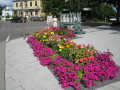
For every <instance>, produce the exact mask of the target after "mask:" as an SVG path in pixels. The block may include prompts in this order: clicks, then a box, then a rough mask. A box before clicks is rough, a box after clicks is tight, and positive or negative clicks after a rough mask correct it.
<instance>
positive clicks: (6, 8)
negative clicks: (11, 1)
mask: <svg viewBox="0 0 120 90" xmlns="http://www.w3.org/2000/svg"><path fill="white" fill-rule="evenodd" d="M8 15H9V16H10V18H11V16H12V15H13V11H12V9H10V8H9V7H7V6H6V7H5V8H4V9H3V10H2V20H6V19H10V18H6V16H8Z"/></svg>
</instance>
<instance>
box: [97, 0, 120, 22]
mask: <svg viewBox="0 0 120 90" xmlns="http://www.w3.org/2000/svg"><path fill="white" fill-rule="evenodd" d="M96 1H99V2H106V3H108V4H111V5H113V6H114V7H115V8H116V10H117V15H116V20H117V21H116V22H120V19H119V17H120V0H96Z"/></svg>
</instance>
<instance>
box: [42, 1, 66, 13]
mask: <svg viewBox="0 0 120 90" xmlns="http://www.w3.org/2000/svg"><path fill="white" fill-rule="evenodd" d="M64 6H65V3H64V0H42V7H43V11H44V12H45V13H47V14H48V13H50V12H51V13H52V14H55V15H57V14H59V13H60V12H61V10H62V9H63V8H64Z"/></svg>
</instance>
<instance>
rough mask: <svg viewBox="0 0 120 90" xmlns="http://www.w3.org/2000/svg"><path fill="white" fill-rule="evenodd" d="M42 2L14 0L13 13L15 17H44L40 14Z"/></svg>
mask: <svg viewBox="0 0 120 90" xmlns="http://www.w3.org/2000/svg"><path fill="white" fill-rule="evenodd" d="M41 3H42V0H23V1H21V0H14V1H13V11H14V14H15V15H17V16H24V17H27V18H30V17H41V16H43V15H44V13H43V12H42V5H41Z"/></svg>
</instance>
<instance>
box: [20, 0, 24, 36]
mask: <svg viewBox="0 0 120 90" xmlns="http://www.w3.org/2000/svg"><path fill="white" fill-rule="evenodd" d="M21 9H22V23H23V25H22V30H23V37H24V38H25V33H24V29H25V28H24V10H23V0H21Z"/></svg>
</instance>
